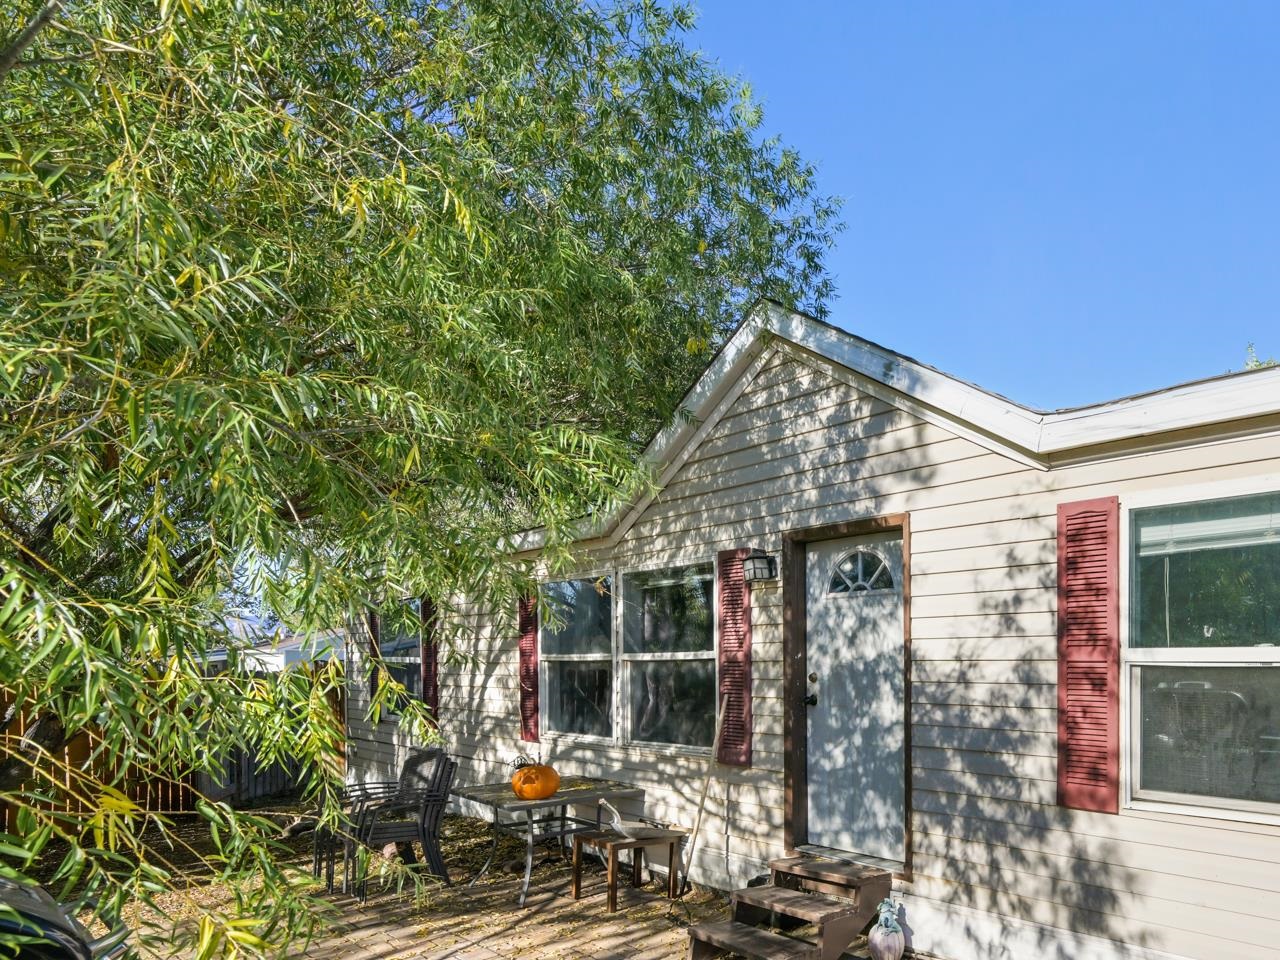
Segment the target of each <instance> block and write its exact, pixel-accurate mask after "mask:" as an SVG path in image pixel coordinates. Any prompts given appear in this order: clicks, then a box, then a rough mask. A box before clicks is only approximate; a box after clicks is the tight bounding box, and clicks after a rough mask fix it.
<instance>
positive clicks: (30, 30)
mask: <svg viewBox="0 0 1280 960" xmlns="http://www.w3.org/2000/svg"><path fill="white" fill-rule="evenodd" d="M61 9H62V0H48V3H46V4H45V5H44V9H42V10H41V11H40V12H39V13H37V14H36V15H35V17H34V18H33V19H32V21H31V22H30V23H28V24H27V26H26V29H24V30H23V31H22V32H21V33H20V34H18V35H17V37H15V38H14V41H13V43H11V44H9V46H7V47H5V48H4V50H0V80H4V78H5V77H7V76H8V75H9V71H10V70H12V69H13V66H14V64H16V63H17V62H18V58H19V57H21V56H22V54H23V52H24V51H25V50H26V49H27V47H29V46H31V44H32V43H34V42H35V39H36V35H37V34H39V33H40V31H41V30H43V29H44V28H45V27H46V26H48V25H49V21H50V20H52V19H53V15H54V14H55V13H57V12H58V11H59V10H61Z"/></svg>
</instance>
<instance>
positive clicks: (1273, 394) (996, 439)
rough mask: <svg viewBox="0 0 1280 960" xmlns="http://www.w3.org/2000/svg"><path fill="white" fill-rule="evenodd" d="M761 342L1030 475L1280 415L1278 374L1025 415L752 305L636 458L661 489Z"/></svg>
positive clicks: (522, 547)
mask: <svg viewBox="0 0 1280 960" xmlns="http://www.w3.org/2000/svg"><path fill="white" fill-rule="evenodd" d="M769 335H773V336H776V337H777V338H778V339H780V340H783V341H789V342H790V343H792V344H794V345H795V346H797V347H799V348H801V349H803V350H805V351H807V352H808V353H811V354H813V355H814V356H815V357H818V358H821V359H823V360H826V361H827V362H829V363H831V364H833V365H835V366H837V367H843V368H845V369H847V370H849V371H852V372H853V373H854V374H857V375H859V376H860V377H861V378H863V379H865V380H866V381H867V382H868V384H869V385H870V390H869V391H868V392H871V393H872V394H873V395H875V396H878V397H880V398H881V399H884V400H886V401H887V402H890V403H894V404H897V405H898V406H901V407H902V408H903V409H905V410H908V411H910V412H913V413H916V414H917V415H919V416H922V417H923V418H924V419H927V420H930V421H931V422H935V423H939V424H941V425H944V426H948V427H951V428H953V429H956V430H957V431H958V432H960V433H961V434H962V435H964V436H968V437H970V438H972V439H976V440H978V441H979V442H983V443H984V444H985V445H987V446H989V447H991V448H992V449H994V450H998V451H999V452H1002V453H1005V454H1008V455H1010V456H1012V457H1013V458H1014V459H1017V460H1019V461H1021V462H1023V463H1027V464H1029V465H1032V466H1035V467H1037V468H1039V469H1048V468H1049V467H1050V465H1051V464H1050V460H1049V458H1050V457H1051V456H1053V455H1055V454H1062V453H1065V452H1067V451H1071V450H1076V449H1081V448H1086V447H1096V446H1099V445H1102V444H1107V443H1112V442H1115V441H1118V440H1129V439H1140V438H1142V437H1146V436H1150V435H1152V434H1157V433H1165V432H1167V431H1171V430H1184V429H1188V428H1196V427H1207V426H1212V425H1214V424H1218V423H1226V422H1228V421H1236V420H1245V419H1249V418H1254V417H1263V416H1268V415H1280V367H1277V368H1275V369H1267V370H1258V371H1251V372H1250V373H1249V374H1248V375H1247V376H1233V375H1227V376H1224V377H1219V378H1217V379H1214V380H1206V381H1201V382H1199V383H1191V384H1186V385H1184V386H1180V387H1172V388H1170V389H1168V390H1163V391H1159V392H1157V393H1151V394H1144V395H1141V396H1137V397H1130V398H1126V399H1123V400H1117V401H1113V402H1110V403H1103V404H1095V405H1092V406H1088V407H1079V408H1077V409H1074V410H1062V411H1056V412H1052V413H1048V412H1045V411H1041V410H1034V409H1032V408H1030V407H1025V406H1023V405H1021V404H1019V403H1015V402H1014V401H1012V400H1009V399H1007V398H1005V397H1001V396H999V395H998V394H994V393H989V392H988V391H986V390H983V389H982V388H981V387H977V386H974V385H973V384H971V383H966V382H965V381H963V380H959V379H957V378H955V377H952V376H948V375H947V374H945V373H942V372H941V371H939V370H935V369H933V368H932V367H928V366H925V365H924V364H922V363H917V362H916V361H914V360H912V359H910V358H909V357H904V356H902V355H900V354H897V353H894V352H893V351H892V350H888V349H886V348H884V347H881V346H879V345H877V344H874V343H871V342H870V341H867V340H863V339H861V338H860V337H857V336H854V335H852V334H849V333H846V332H845V331H843V330H840V329H838V328H836V327H832V326H829V325H828V324H825V323H822V322H821V321H818V320H814V319H813V318H812V317H808V316H805V315H804V314H801V313H796V312H794V311H791V310H788V309H786V308H785V307H782V306H780V305H778V304H776V303H772V302H769V301H761V302H760V303H759V304H757V305H756V307H755V308H754V309H753V310H752V311H751V312H750V313H749V314H748V315H747V317H746V319H745V320H743V322H742V325H741V326H739V327H738V329H737V330H736V331H735V332H734V334H733V336H732V337H730V338H729V340H728V341H727V342H726V343H725V345H724V346H723V347H722V348H721V350H720V352H719V353H718V354H716V356H715V358H714V359H713V360H712V362H711V364H710V365H709V366H708V367H707V369H706V371H704V373H703V374H702V376H701V377H699V378H698V381H697V383H695V384H694V386H693V387H692V388H691V389H690V390H689V392H688V393H687V394H686V395H685V397H684V400H683V401H682V402H681V404H680V410H681V413H680V414H679V415H678V416H677V417H675V418H674V419H673V420H672V422H671V423H669V424H668V425H667V426H666V427H665V428H663V429H662V430H661V431H660V432H659V433H658V434H657V436H655V437H654V439H653V441H652V442H650V444H649V445H648V447H646V448H645V451H644V454H643V455H642V456H643V459H644V461H645V462H647V463H649V464H650V465H651V466H653V468H654V472H655V474H656V475H657V476H658V477H659V478H660V479H661V481H662V482H665V481H666V479H667V478H669V476H670V475H671V473H672V472H674V471H673V465H674V464H676V461H677V460H679V459H681V458H682V453H683V454H685V455H687V453H688V449H687V448H688V447H689V446H690V445H691V443H692V441H693V440H694V438H695V436H697V435H698V434H699V433H700V432H701V431H702V429H703V428H704V427H705V426H706V425H707V422H708V417H709V416H710V415H711V414H712V413H713V412H715V411H716V408H717V407H718V406H720V405H721V401H722V400H723V399H724V398H725V396H726V395H727V394H728V393H730V391H732V390H733V389H734V387H735V385H737V384H738V380H739V379H740V378H741V376H742V375H743V374H744V372H746V370H747V368H748V367H749V366H750V364H751V362H752V361H753V360H755V359H757V358H758V357H759V356H760V355H761V353H762V351H763V347H764V344H763V343H762V338H767V336H769ZM877 385H879V388H877ZM881 388H887V390H885V389H881ZM647 502H648V500H645V501H643V502H641V503H637V504H630V505H628V506H626V507H623V508H622V509H620V510H618V511H616V512H615V513H613V514H611V515H610V516H607V517H600V518H593V519H590V520H585V521H583V524H582V527H581V528H580V532H579V533H578V534H577V535H575V539H577V540H580V541H607V542H616V541H617V540H618V539H619V538H620V537H621V536H622V534H623V533H625V531H626V528H627V527H628V526H629V525H630V523H631V522H633V521H634V519H635V518H636V517H637V516H638V514H639V512H640V511H642V510H643V507H644V506H645V505H646V504H647ZM510 543H511V546H512V549H513V551H514V552H516V553H525V552H530V551H536V550H538V549H540V548H541V547H542V546H543V545H544V544H545V543H546V531H545V530H542V529H535V530H527V531H524V532H522V533H520V534H518V535H516V536H514V537H512V538H511V541H510Z"/></svg>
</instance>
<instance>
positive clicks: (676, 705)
mask: <svg viewBox="0 0 1280 960" xmlns="http://www.w3.org/2000/svg"><path fill="white" fill-rule="evenodd" d="M627 676H628V679H629V682H630V686H631V739H632V740H647V741H650V742H653V743H682V744H687V745H689V746H693V747H709V746H711V742H712V740H713V738H714V737H715V727H716V711H715V702H716V665H715V661H713V660H710V659H708V660H633V661H631V662H630V663H629V664H628V665H627Z"/></svg>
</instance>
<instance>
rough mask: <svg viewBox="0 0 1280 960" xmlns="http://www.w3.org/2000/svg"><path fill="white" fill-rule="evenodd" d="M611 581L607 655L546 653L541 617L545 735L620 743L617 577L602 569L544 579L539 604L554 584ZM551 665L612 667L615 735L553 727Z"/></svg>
mask: <svg viewBox="0 0 1280 960" xmlns="http://www.w3.org/2000/svg"><path fill="white" fill-rule="evenodd" d="M606 578H607V579H608V580H609V603H610V609H609V620H610V624H609V651H608V652H607V653H546V652H545V650H544V648H543V643H542V631H543V628H544V625H545V623H544V621H545V620H546V618H545V617H543V616H542V615H541V612H539V615H538V729H539V730H540V731H542V732H543V733H544V734H545V735H548V736H552V737H560V738H564V739H566V740H575V741H582V742H583V743H596V744H616V743H617V742H618V651H617V643H616V640H615V638H616V636H617V632H618V625H617V620H618V593H617V590H618V575H617V571H614V570H600V571H594V572H592V573H583V574H573V575H571V576H563V577H557V578H556V579H554V580H543V581H540V582H539V583H538V603H539V605H541V603H542V589H543V588H544V587H547V586H550V585H551V584H553V583H572V582H576V581H583V580H586V581H593V580H602V579H606ZM552 663H608V664H609V671H610V673H609V677H610V679H609V699H610V701H611V702H610V704H609V711H610V713H609V727H610V729H611V730H612V733H611V734H610V735H609V736H607V737H602V736H600V735H599V734H595V733H574V732H572V731H568V730H556V729H554V728H553V727H552V726H551V698H550V696H548V693H549V691H550V690H551V682H550V681H551V669H550V667H551V664H552Z"/></svg>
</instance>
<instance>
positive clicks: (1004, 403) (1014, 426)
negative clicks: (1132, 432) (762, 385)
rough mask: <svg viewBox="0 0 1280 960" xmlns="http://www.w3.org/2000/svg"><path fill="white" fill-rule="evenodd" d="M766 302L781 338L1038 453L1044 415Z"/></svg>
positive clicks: (947, 414) (1013, 443) (1016, 445)
mask: <svg viewBox="0 0 1280 960" xmlns="http://www.w3.org/2000/svg"><path fill="white" fill-rule="evenodd" d="M764 306H765V308H767V309H768V311H769V316H770V320H771V322H770V324H769V327H770V329H771V330H772V331H773V332H774V333H776V334H777V335H778V336H780V337H782V338H784V339H786V340H790V341H791V342H793V343H795V344H796V345H797V346H800V347H803V348H805V349H806V350H809V351H810V352H812V353H816V354H818V355H819V356H821V357H825V358H826V359H828V360H830V361H831V362H833V363H836V364H839V365H840V366H842V367H847V368H848V369H850V370H852V371H854V372H855V373H860V374H862V376H864V377H866V378H867V379H869V380H872V381H874V382H876V383H880V384H883V385H884V386H886V387H889V388H890V389H891V390H894V391H896V392H898V393H900V394H902V395H904V396H906V397H910V398H911V399H913V400H916V401H918V402H919V403H923V404H925V405H927V406H929V407H932V408H933V409H935V410H938V411H940V412H942V413H943V414H945V415H946V416H947V418H948V419H952V420H956V421H959V422H961V423H967V424H971V425H972V426H974V427H976V428H978V430H980V431H982V432H983V433H987V434H990V435H992V436H993V437H998V438H999V439H1001V440H1003V441H1004V442H1005V443H1007V444H1009V445H1010V446H1013V447H1016V448H1018V449H1019V450H1023V451H1027V452H1031V453H1037V452H1039V443H1040V434H1041V428H1042V426H1043V422H1044V415H1043V414H1041V413H1039V412H1037V411H1035V410H1029V409H1027V408H1026V407H1022V406H1019V405H1018V404H1016V403H1014V402H1013V401H1012V400H1006V399H1005V398H1004V397H999V396H996V395H995V394H992V393H987V392H986V391H985V390H982V389H979V388H978V387H975V386H973V385H972V384H968V383H965V382H964V381H963V380H957V379H955V378H954V377H949V376H947V375H946V374H945V373H941V372H939V371H937V370H934V369H932V368H931V367H926V366H924V365H923V364H919V363H916V362H915V361H913V360H910V359H908V358H906V357H903V356H900V355H899V354H896V353H894V352H893V351H891V350H886V349H885V348H884V347H880V346H877V345H876V344H874V343H870V342H868V341H866V340H862V339H859V338H857V337H854V336H852V335H850V334H847V333H845V332H844V331H842V330H837V329H836V328H835V327H829V326H827V325H826V324H824V323H818V322H817V321H814V320H812V319H810V318H809V317H806V316H804V315H803V314H799V313H792V312H791V311H789V310H784V309H783V308H782V307H779V306H777V305H776V304H765V305H764Z"/></svg>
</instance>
